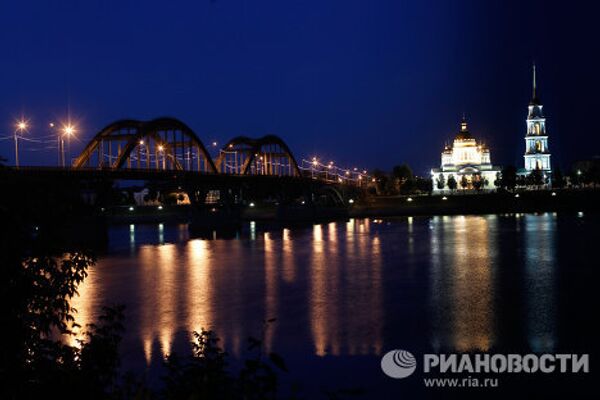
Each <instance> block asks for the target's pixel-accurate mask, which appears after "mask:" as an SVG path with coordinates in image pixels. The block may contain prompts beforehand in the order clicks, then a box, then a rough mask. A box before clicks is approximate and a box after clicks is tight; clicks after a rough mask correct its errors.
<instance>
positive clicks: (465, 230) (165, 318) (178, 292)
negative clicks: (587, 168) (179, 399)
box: [73, 213, 600, 398]
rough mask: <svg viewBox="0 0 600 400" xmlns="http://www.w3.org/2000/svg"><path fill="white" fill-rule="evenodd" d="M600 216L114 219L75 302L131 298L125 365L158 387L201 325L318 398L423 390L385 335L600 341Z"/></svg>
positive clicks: (510, 348) (486, 348)
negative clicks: (273, 363) (272, 356)
mask: <svg viewBox="0 0 600 400" xmlns="http://www.w3.org/2000/svg"><path fill="white" fill-rule="evenodd" d="M598 227H600V224H599V218H598V217H597V216H592V215H583V214H581V213H580V214H575V215H557V214H556V213H544V214H510V215H483V216H434V217H404V218H388V219H381V220H380V219H351V220H349V221H343V222H332V223H325V224H318V225H310V226H303V227H296V228H282V227H277V226H264V225H261V224H260V223H258V222H249V223H247V224H245V225H244V226H242V227H241V228H240V230H239V231H238V232H235V233H234V234H233V235H232V237H227V238H224V239H221V238H220V235H219V233H218V232H214V234H210V235H208V236H209V237H208V238H194V237H193V236H192V235H191V234H190V233H189V231H188V226H187V225H185V224H182V225H167V224H164V225H163V224H155V225H123V226H114V227H112V228H110V231H109V245H108V248H107V249H106V250H105V251H103V252H102V253H101V254H100V256H99V260H98V263H97V265H95V266H94V267H92V268H91V269H90V274H89V277H88V278H87V279H86V281H85V282H84V283H83V284H82V285H81V287H80V289H79V292H80V296H79V297H77V298H75V299H74V300H73V305H74V306H75V307H76V308H77V309H78V310H79V312H78V315H77V320H78V322H79V323H80V324H86V323H91V322H93V321H94V320H95V319H96V318H97V316H98V314H99V312H100V307H101V306H102V305H110V304H117V303H118V304H125V305H126V328H127V330H126V332H125V334H124V339H123V345H122V354H123V368H124V369H132V370H134V371H136V372H138V373H140V374H143V375H145V376H146V379H147V380H148V381H149V383H150V384H151V385H158V384H159V383H158V382H159V379H158V376H159V375H160V370H161V367H160V364H161V363H160V360H161V359H162V358H163V357H164V356H165V355H167V354H170V353H172V352H178V353H186V351H188V349H189V346H188V343H189V341H190V340H191V336H190V332H192V331H194V330H199V329H200V328H201V327H204V328H209V329H212V330H214V331H215V332H216V333H217V334H218V335H219V337H220V338H221V342H220V343H221V345H222V346H223V347H224V348H225V349H226V350H227V351H228V352H229V353H230V354H231V355H232V357H233V359H239V358H240V357H243V356H244V354H245V349H246V340H247V338H248V337H249V336H255V337H261V336H263V337H264V346H265V350H266V351H276V352H277V353H279V354H281V355H282V357H283V358H284V359H285V361H286V363H287V365H288V368H289V370H290V372H289V373H287V374H284V377H283V383H284V385H287V384H289V383H291V382H299V384H300V385H301V387H302V391H303V393H305V395H307V396H308V397H309V398H312V397H314V396H316V395H319V394H323V393H325V392H327V391H335V390H338V389H360V390H359V391H360V392H364V393H365V394H366V397H372V396H370V395H373V396H376V397H378V398H384V397H388V396H389V397H390V398H397V397H398V396H400V395H401V394H402V393H404V392H409V393H422V392H423V391H424V390H425V389H423V388H422V383H421V382H420V380H418V379H417V378H415V379H413V380H412V381H409V379H412V378H409V379H407V380H403V381H398V380H394V379H391V378H388V377H387V376H385V375H384V374H383V373H382V372H381V369H380V366H379V363H380V359H381V356H382V355H383V354H384V353H385V352H386V351H388V350H391V349H397V348H399V349H406V350H409V351H411V352H412V353H413V354H421V353H425V352H447V353H448V352H461V353H462V352H521V353H526V352H552V353H554V352H583V353H590V352H592V353H594V352H596V351H597V345H596V344H595V343H594V341H595V337H594V335H593V334H592V333H591V328H590V314H589V312H588V310H589V309H590V307H593V306H594V305H597V304H598V301H597V300H596V295H595V293H594V287H595V285H593V282H592V280H593V279H595V277H596V274H597V272H595V270H596V269H597V268H598V262H597V261H596V259H595V257H592V256H591V255H593V254H595V252H594V250H595V249H596V248H597V245H598V244H597V239H596V237H597V235H596V231H597V229H598ZM212 235H214V238H213V237H210V236H212ZM271 318H275V319H276V320H275V321H274V322H272V323H269V324H268V327H267V328H266V329H265V330H264V333H263V328H264V321H265V320H268V319H271ZM502 378H503V379H504V381H505V382H503V383H504V384H505V385H508V386H509V387H513V386H514V387H516V385H518V384H519V383H518V379H517V382H516V383H515V379H516V378H512V377H502ZM511 380H512V381H511ZM546 381H548V382H546ZM546 381H545V380H544V379H543V378H539V379H538V378H536V380H535V382H537V383H538V384H540V385H542V387H544V388H546V389H543V390H548V389H547V387H552V385H551V383H552V382H550V381H549V380H548V379H546ZM548 385H550V386H548ZM513 389H514V388H513ZM541 390H542V389H541ZM428 393H429V392H428ZM392 394H393V395H392Z"/></svg>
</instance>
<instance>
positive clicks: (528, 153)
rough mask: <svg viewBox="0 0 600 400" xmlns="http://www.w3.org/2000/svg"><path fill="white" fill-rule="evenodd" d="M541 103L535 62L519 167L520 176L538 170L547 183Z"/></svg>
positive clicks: (549, 168) (547, 153)
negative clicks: (521, 166) (522, 160)
mask: <svg viewBox="0 0 600 400" xmlns="http://www.w3.org/2000/svg"><path fill="white" fill-rule="evenodd" d="M543 107H544V106H543V105H542V102H541V101H540V99H539V97H538V95H537V87H536V76H535V64H534V65H533V93H532V96H531V101H530V102H529V110H528V113H527V119H526V123H527V132H526V134H525V154H524V155H523V159H524V167H523V168H521V169H519V171H518V174H519V175H521V176H528V175H531V174H532V172H534V171H539V172H540V174H541V175H542V177H543V179H544V181H546V182H547V183H549V179H550V176H551V173H552V165H551V163H550V149H549V147H548V134H547V133H546V118H545V117H544V113H543Z"/></svg>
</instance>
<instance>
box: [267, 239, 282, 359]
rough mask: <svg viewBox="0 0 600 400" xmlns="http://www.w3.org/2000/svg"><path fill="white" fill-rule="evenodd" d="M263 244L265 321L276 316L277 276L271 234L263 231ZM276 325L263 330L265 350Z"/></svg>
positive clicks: (269, 346)
mask: <svg viewBox="0 0 600 400" xmlns="http://www.w3.org/2000/svg"><path fill="white" fill-rule="evenodd" d="M264 246H265V285H266V290H265V314H266V315H265V318H264V319H265V321H266V320H269V319H271V318H275V317H276V316H277V296H278V294H279V293H278V277H277V260H276V253H275V245H274V243H273V239H271V234H270V233H269V232H265V233H264ZM275 329H276V325H271V326H269V329H267V330H266V332H265V350H266V351H267V352H270V351H271V349H272V347H273V337H274V335H275Z"/></svg>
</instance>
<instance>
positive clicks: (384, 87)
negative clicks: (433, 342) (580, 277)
mask: <svg viewBox="0 0 600 400" xmlns="http://www.w3.org/2000/svg"><path fill="white" fill-rule="evenodd" d="M556 3H558V2H556ZM586 3H589V4H586ZM560 4H561V6H559V5H558V4H552V3H551V2H543V1H539V2H531V1H513V2H510V1H500V0H497V1H496V0H494V1H488V0H486V1H410V2H409V1H400V0H389V1H383V0H381V1H375V0H370V1H367V0H362V1H359V0H343V1H325V0H318V1H307V0H302V1H292V0H286V1H282V0H245V1H240V0H213V1H209V0H205V1H199V0H196V1H178V0H174V1H164V0H163V1H156V0H143V1H142V0H139V1H126V0H121V1H103V0H81V1H71V0H61V1H28V0H19V1H2V2H0V49H1V56H0V71H1V75H0V126H1V127H2V130H1V131H0V136H2V137H5V136H7V135H11V134H12V132H13V130H14V128H13V126H14V121H15V120H16V119H18V118H19V117H20V116H21V115H24V116H25V117H27V118H28V119H30V124H31V130H30V132H29V133H28V136H30V137H33V138H35V137H43V136H47V135H49V133H50V132H49V131H48V128H47V126H48V123H49V122H50V121H60V120H64V119H66V118H67V116H68V115H69V114H70V115H71V118H72V119H73V120H75V121H77V123H78V130H79V134H78V135H79V143H75V144H74V145H73V149H72V151H73V155H75V153H76V150H77V149H80V148H81V147H83V145H84V144H85V143H86V142H87V140H89V138H91V137H92V136H93V135H94V134H95V133H96V132H97V131H98V130H100V129H101V128H102V127H103V126H104V125H107V124H108V123H109V122H112V121H113V120H116V119H121V118H136V119H151V118H155V117H159V116H172V117H175V118H179V119H181V120H182V121H184V122H185V123H187V124H188V125H189V126H191V127H192V129H194V131H195V132H196V133H197V134H198V135H199V136H200V138H201V139H202V140H203V141H204V142H205V144H208V143H210V142H212V141H213V140H217V141H218V142H219V143H223V142H225V141H226V140H227V139H229V138H231V137H234V136H238V135H242V134H243V135H249V136H262V135H264V134H267V133H273V134H277V135H279V136H281V137H282V138H283V139H284V140H285V141H286V142H287V143H288V144H289V145H290V147H291V148H292V150H293V151H294V153H295V155H296V158H297V159H299V160H300V159H301V158H302V157H312V156H313V155H316V156H319V157H320V158H321V159H323V160H324V161H328V160H330V159H331V160H334V161H336V163H337V164H338V165H342V166H348V167H353V166H358V167H366V168H375V167H380V168H384V169H389V168H391V167H392V166H393V165H395V164H399V163H402V162H407V163H409V164H410V165H411V166H413V168H414V169H415V171H416V172H417V173H427V171H428V170H429V168H431V167H434V166H439V163H440V151H441V150H442V147H443V145H444V142H446V141H447V140H450V139H451V138H452V137H453V136H454V133H455V132H456V131H457V129H458V125H459V122H460V117H461V115H462V113H463V112H465V113H466V114H467V117H468V118H469V121H470V128H471V132H472V133H473V134H474V135H475V136H476V137H478V138H482V139H484V140H485V141H486V142H487V143H488V144H489V145H490V147H491V151H492V162H493V163H495V164H501V165H506V164H514V165H516V166H517V167H522V162H523V159H522V154H523V151H524V140H523V136H524V132H525V117H526V112H527V104H528V102H529V99H530V97H531V64H532V62H533V61H535V62H536V64H537V66H538V86H539V95H540V98H541V100H542V102H543V103H544V106H545V107H544V110H545V113H546V116H547V118H548V121H547V129H548V133H549V144H550V148H551V151H552V154H553V155H552V157H553V162H554V163H556V162H558V163H559V164H560V165H561V167H562V168H567V167H569V166H570V164H571V162H573V161H575V160H578V159H585V158H590V157H592V156H595V155H597V154H599V153H600V150H599V148H600V129H599V128H598V125H597V124H598V123H597V121H596V119H595V116H596V114H595V111H596V103H595V100H596V97H597V96H598V93H599V89H600V88H599V79H598V77H597V71H598V70H599V67H600V61H599V60H598V50H599V48H600V46H599V45H598V39H599V37H600V35H599V25H598V21H597V16H598V11H599V9H598V8H600V6H598V5H593V4H592V2H578V1H569V2H561V3H560ZM590 7H592V8H594V7H595V8H596V9H592V8H590ZM42 147H44V145H40V144H36V143H31V142H30V143H25V142H21V148H22V151H21V163H22V164H48V165H55V163H56V150H52V149H42V150H40V149H41V148H42ZM0 155H1V156H3V157H4V158H6V159H7V160H8V161H7V162H8V163H9V164H12V163H13V162H14V161H13V160H14V151H13V142H12V141H10V140H2V141H0Z"/></svg>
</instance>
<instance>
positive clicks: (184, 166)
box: [73, 118, 303, 177]
mask: <svg viewBox="0 0 600 400" xmlns="http://www.w3.org/2000/svg"><path fill="white" fill-rule="evenodd" d="M73 168H75V169H102V170H121V169H137V170H148V171H170V170H175V171H195V172H200V173H205V174H228V175H269V176H291V177H301V176H303V174H302V172H301V170H300V168H299V167H298V163H297V162H296V159H295V158H294V156H293V154H292V152H291V150H290V148H289V147H288V146H287V144H286V143H285V142H284V141H283V140H282V139H281V138H279V137H278V136H275V135H267V136H263V137H261V138H258V139H253V138H248V137H245V136H239V137H236V138H234V139H232V140H230V141H229V142H228V143H227V144H226V145H225V146H224V147H223V148H222V149H221V150H220V152H219V155H218V157H217V159H216V162H215V161H213V159H212V157H211V155H210V153H209V152H208V150H207V149H206V147H205V146H204V144H203V143H202V140H200V138H199V137H198V135H196V133H195V132H194V131H193V130H192V129H191V128H190V127H188V126H187V125H186V124H184V123H183V122H181V121H179V120H177V119H175V118H158V119H154V120H151V121H138V120H132V119H124V120H119V121H116V122H113V123H111V124H109V125H107V126H106V127H104V128H103V129H102V130H101V131H100V132H98V133H97V134H96V135H95V136H94V138H93V139H92V140H91V141H90V142H89V143H88V144H87V146H86V147H85V148H84V149H83V151H82V152H81V154H80V155H79V157H77V158H76V160H75V162H74V163H73Z"/></svg>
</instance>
